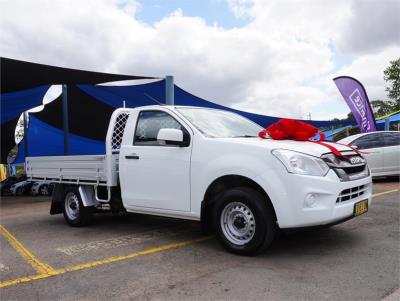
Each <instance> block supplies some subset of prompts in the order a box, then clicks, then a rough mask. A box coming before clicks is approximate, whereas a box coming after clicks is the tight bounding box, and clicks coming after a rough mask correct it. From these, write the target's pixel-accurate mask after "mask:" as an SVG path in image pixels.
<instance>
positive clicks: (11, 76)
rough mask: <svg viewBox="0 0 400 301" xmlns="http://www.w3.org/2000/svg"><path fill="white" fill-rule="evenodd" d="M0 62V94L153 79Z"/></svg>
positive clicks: (24, 63)
mask: <svg viewBox="0 0 400 301" xmlns="http://www.w3.org/2000/svg"><path fill="white" fill-rule="evenodd" d="M0 61H1V64H0V65H1V74H2V76H1V87H0V88H1V93H7V92H12V91H19V90H25V89H30V88H34V87H37V86H41V85H57V84H60V85H61V84H79V83H80V84H83V83H85V84H99V83H106V82H113V81H122V80H133V79H149V78H150V79H151V78H154V77H146V76H135V75H123V74H112V73H103V72H94V71H85V70H77V69H70V68H63V67H56V66H49V65H43V64H37V63H31V62H25V61H19V60H14V59H10V58H4V57H2V58H0Z"/></svg>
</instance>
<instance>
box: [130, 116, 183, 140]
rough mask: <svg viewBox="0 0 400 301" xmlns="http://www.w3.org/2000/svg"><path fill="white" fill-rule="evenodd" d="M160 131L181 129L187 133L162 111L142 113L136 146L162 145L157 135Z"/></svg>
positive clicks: (137, 129)
mask: <svg viewBox="0 0 400 301" xmlns="http://www.w3.org/2000/svg"><path fill="white" fill-rule="evenodd" d="M160 129H179V130H182V131H185V129H184V128H183V127H182V126H181V124H180V123H179V122H178V121H176V120H175V119H174V118H173V117H172V116H170V115H169V114H167V113H165V112H162V111H142V112H140V113H139V118H138V122H137V126H136V132H135V142H134V144H135V145H160V143H159V142H158V141H157V134H158V131H159V130H160Z"/></svg>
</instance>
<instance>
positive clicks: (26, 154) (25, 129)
mask: <svg viewBox="0 0 400 301" xmlns="http://www.w3.org/2000/svg"><path fill="white" fill-rule="evenodd" d="M28 114H29V113H28V112H24V114H23V121H24V153H25V158H26V157H28V151H29V149H28Z"/></svg>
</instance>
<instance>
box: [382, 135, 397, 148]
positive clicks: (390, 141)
mask: <svg viewBox="0 0 400 301" xmlns="http://www.w3.org/2000/svg"><path fill="white" fill-rule="evenodd" d="M383 141H384V145H385V146H395V145H400V133H399V132H393V133H383Z"/></svg>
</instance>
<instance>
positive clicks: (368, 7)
mask: <svg viewBox="0 0 400 301" xmlns="http://www.w3.org/2000/svg"><path fill="white" fill-rule="evenodd" d="M351 4H352V7H351V18H350V19H349V22H348V23H347V28H348V30H345V31H343V32H341V33H340V37H339V38H338V40H337V45H338V49H339V50H340V51H342V52H353V53H361V54H365V53H368V52H371V51H374V50H381V49H383V48H385V47H390V46H395V45H399V43H400V32H399V28H400V18H399V12H400V1H398V0H384V1H373V0H353V1H352V2H351Z"/></svg>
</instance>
